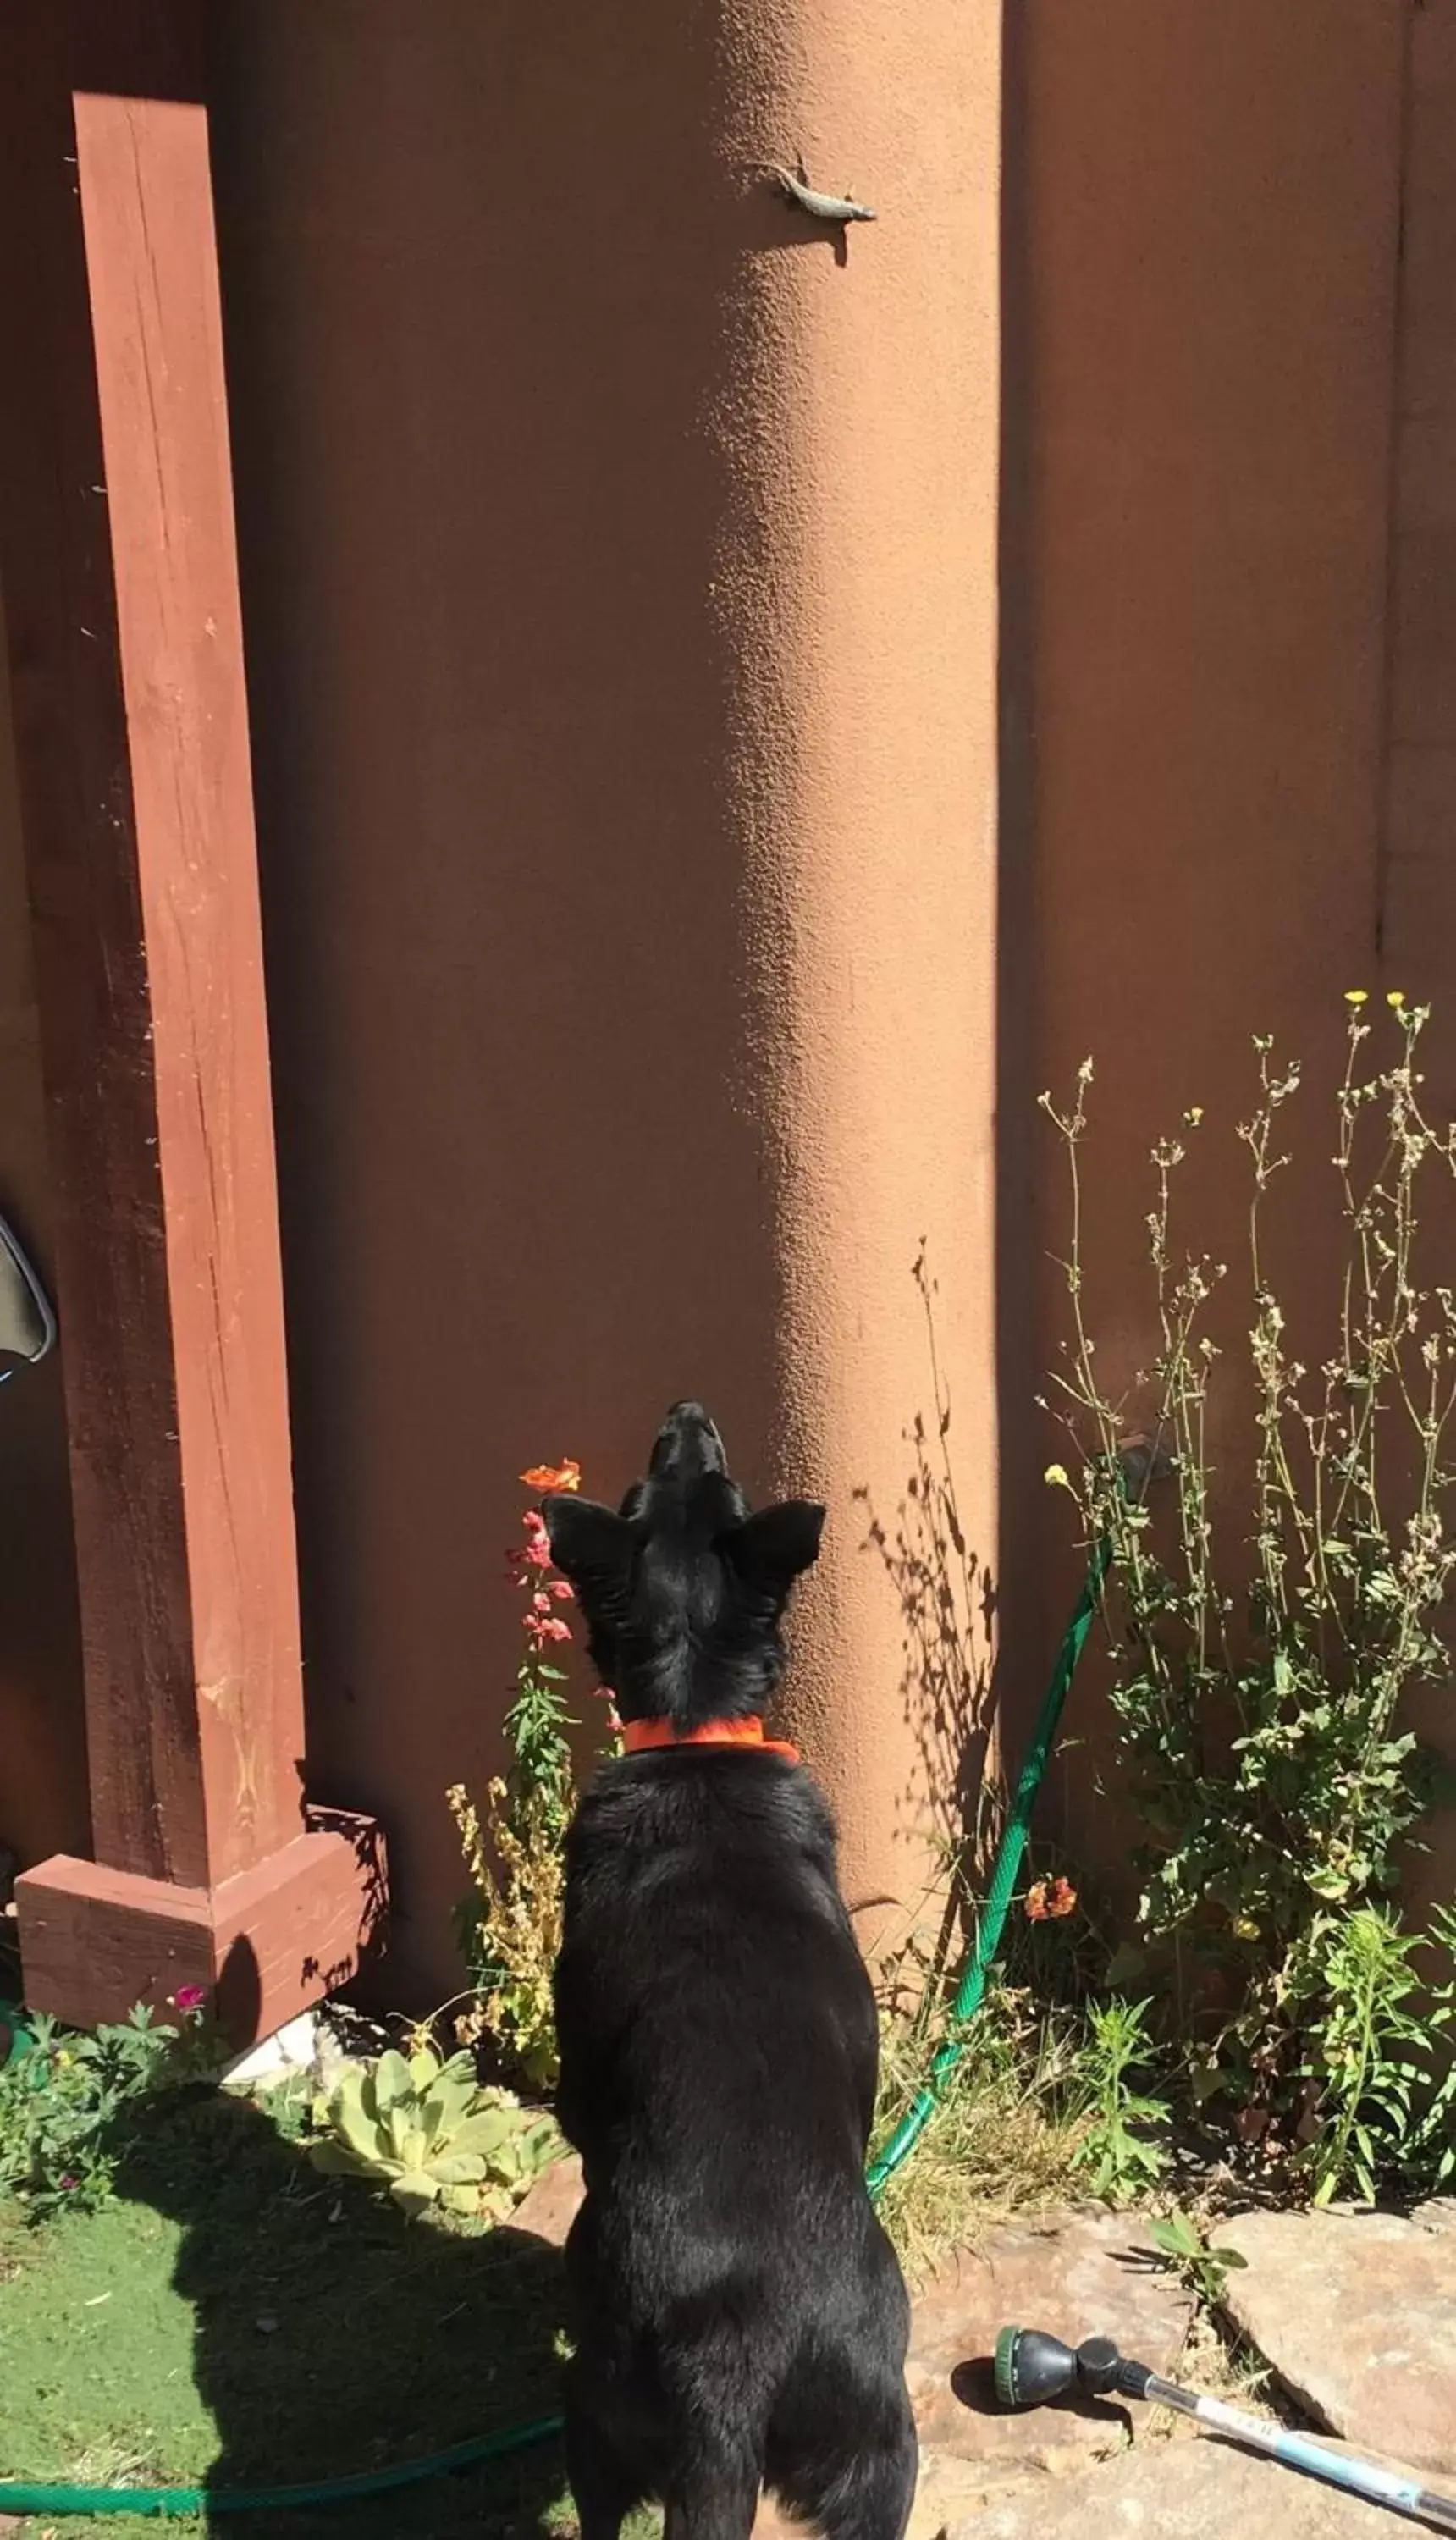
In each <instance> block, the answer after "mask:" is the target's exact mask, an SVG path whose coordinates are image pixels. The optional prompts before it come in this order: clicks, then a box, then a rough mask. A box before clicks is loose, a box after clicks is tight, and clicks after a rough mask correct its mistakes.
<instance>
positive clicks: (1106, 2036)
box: [1073, 1998, 1168, 2205]
mask: <svg viewBox="0 0 1456 2540" xmlns="http://www.w3.org/2000/svg"><path fill="white" fill-rule="evenodd" d="M1147 2009H1148V2005H1147V2004H1146V2003H1145V2002H1140V2003H1127V2002H1122V2001H1120V2000H1118V1999H1116V1998H1114V1999H1113V2000H1112V2001H1111V2002H1104V2003H1092V2004H1091V2005H1089V2007H1088V2011H1087V2035H1086V2039H1085V2041H1084V2043H1083V2044H1082V2046H1081V2049H1080V2051H1079V2054H1078V2056H1077V2059H1076V2066H1075V2074H1074V2078H1073V2097H1074V2104H1075V2105H1077V2106H1078V2107H1079V2112H1080V2114H1081V2115H1082V2117H1083V2119H1084V2121H1085V2131H1084V2132H1083V2134H1082V2138H1081V2141H1080V2143H1079V2145H1078V2147H1077V2151H1076V2163H1077V2166H1078V2168H1080V2169H1083V2170H1090V2172H1091V2186H1092V2193H1093V2195H1094V2196H1105V2197H1106V2198H1107V2199H1108V2200H1109V2202H1110V2203H1112V2204H1114V2205H1118V2204H1123V2203H1126V2202H1128V2201H1129V2200H1131V2199H1132V2198H1134V2197H1136V2196H1139V2195H1141V2194H1143V2193H1144V2191H1145V2190H1146V2189H1147V2188H1149V2187H1151V2186H1152V2185H1153V2184H1154V2182H1155V2181H1156V2180H1157V2179H1159V2178H1160V2177H1161V2176H1162V2173H1163V2170H1164V2168H1165V2166H1166V2155H1165V2153H1164V2152H1163V2150H1162V2147H1161V2145H1160V2144H1156V2143H1149V2142H1148V2141H1147V2139H1146V2137H1145V2136H1144V2135H1141V2134H1136V2133H1135V2132H1134V2128H1135V2127H1137V2126H1159V2127H1160V2126H1165V2125H1166V2124H1167V2122H1168V2108H1167V2104H1166V2102H1165V2101H1164V2100H1162V2099H1156V2098H1153V2097H1151V2096H1150V2095H1149V2094H1148V2093H1146V2092H1144V2091H1140V2090H1137V2089H1135V2088H1134V2086H1133V2083H1134V2079H1135V2077H1136V2075H1137V2074H1139V2073H1140V2072H1144V2071H1146V2069H1147V2068H1148V2067H1149V2066H1150V2065H1151V2064H1152V2062H1153V2060H1154V2050H1153V2047H1152V2042H1151V2039H1150V2038H1149V2036H1148V2033H1147V2026H1146V2012H1147Z"/></svg>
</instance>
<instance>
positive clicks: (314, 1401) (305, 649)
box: [215, 0, 1000, 1992]
mask: <svg viewBox="0 0 1456 2540" xmlns="http://www.w3.org/2000/svg"><path fill="white" fill-rule="evenodd" d="M223 36H224V40H223V43H222V45H221V47H220V51H219V56H218V63H217V72H218V78H217V89H216V98H217V104H216V127H215V128H216V161H217V169H218V186H219V220H220V235H221V242H222V255H223V266H224V283H225V294H226V302H227V311H228V325H229V352H230V365H231V372H232V380H231V395H232V402H233V415H234V439H235V449H236V466H237V481H238V490H239V503H240V514H241V542H242V549H243V583H244V595H243V596H244V608H245V615H246V624H247V638H248V652H249V679H250V689H251V702H252V712H253V727H254V734H255V744H256V751H257V759H258V810H259V827H260V833H261V854H262V859H263V867H264V896H265V922H266V926H267V931H268V952H269V962H270V996H271V1001H272V1016H271V1021H272V1030H273V1046H274V1052H275V1070H276V1081H277V1095H278V1101H277V1108H278V1121H279V1136H280V1147H281V1157H280V1162H281V1172H282V1188H283V1207H284V1221H285V1250H286V1269H287V1278H288V1286H289V1295H290V1312H291V1337H292V1381H293V1411H294V1422H295V1439H296V1458H297V1468H298V1482H299V1505H300V1522H301V1529H302V1558H303V1571H304V1583H305V1585H304V1594H305V1604H306V1636H307V1646H308V1661H309V1686H310V1702H311V1772H312V1778H313V1780H314V1782H315V1784H316V1786H317V1788H318V1789H319V1791H320V1792H321V1793H326V1794H327V1795H328V1796H329V1797H330V1798H331V1799H357V1800H360V1801H364V1802H366V1803H368V1804H370V1805H371V1806H375V1807H378V1808H379V1810H380V1811H381V1814H382V1815H383V1816H384V1817H385V1819H386V1821H387V1822H388V1824H389V1827H390V1831H391V1836H392V1839H393V1844H394V1856H395V1862H396V1870H397V1873H398V1885H399V1890H400V1894H401V1898H402V1901H403V1904H404V1907H405V1920H404V1922H403V1924H402V1926H401V1929H400V1933H399V1940H398V1954H397V1959H396V1968H395V1972H394V1974H393V1975H392V1976H391V1978H390V1983H391V1985H392V1986H393V1987H394V1988H395V1989H396V1990H397V1989H398V1987H399V1986H400V1985H401V1984H410V1985H414V1986H416V1987H419V1986H423V1987H425V1988H426V1989H429V1988H430V1987H432V1986H433V1988H434V1989H435V1990H436V1991H437V1992H443V1991H444V1990H445V1988H446V1985H447V1983H448V1982H450V1981H451V1964H452V1962H451V1951H450V1945H449V1940H448V1937H447V1930H446V1914H447V1909H448V1907H449V1905H450V1903H451V1900H452V1898H453V1896H454V1894H455V1893H456V1891H457V1889H458V1886H459V1873H458V1870H457V1869H456V1866H455V1862H454V1858H453V1849H452V1840H451V1832H450V1828H449V1821H448V1818H447V1816H446V1813H445V1807H444V1799H443V1793H444V1790H445V1787H446V1785H447V1784H448V1783H449V1782H450V1781H451V1780H453V1779H454V1778H456V1777H457V1776H460V1775H463V1776H464V1777H466V1778H467V1779H471V1780H475V1781H477V1782H478V1781H479V1780H480V1778H481V1777H482V1776H483V1775H484V1773H485V1772H486V1771H487V1770H488V1769H489V1768H490V1766H491V1765H492V1764H493V1762H494V1760H495V1757H496V1754H497V1751H498V1749H497V1744H496V1732H497V1728H498V1723H499V1719H500V1715H501V1711H502V1708H503V1703H504V1699H505V1695H506V1691H507V1689H508V1687H509V1682H510V1678H511V1675H512V1673H513V1671H514V1664H515V1629H514V1627H515V1614H514V1604H513V1599H512V1597H511V1595H510V1592H509V1591H508V1590H507V1589H506V1588H505V1587H504V1585H503V1577H502V1567H501V1561H500V1549H499V1548H500V1547H501V1546H502V1545H504V1544H505V1543H506V1542H507V1541H508V1540H509V1539H510V1538H511V1537H512V1535H513V1533H514V1532H515V1530H516V1526H517V1513H518V1511H519V1508H520V1500H521V1495H520V1492H519V1491H518V1489H517V1488H516V1486H515V1484H514V1482H513V1480H512V1478H511V1477H512V1475H513V1474H514V1473H515V1471H516V1469H517V1468H518V1466H520V1465H521V1464H523V1463H525V1462H528V1461H530V1460H533V1459H534V1458H536V1457H537V1456H539V1455H541V1454H557V1453H560V1452H564V1451H568V1450H569V1451H571V1452H573V1453H575V1454H577V1455H579V1456H580V1457H581V1459H582V1461H583V1463H584V1465H585V1467H586V1474H587V1482H588V1486H589V1487H595V1488H597V1489H599V1490H601V1491H602V1492H604V1493H611V1494H615V1493H617V1492H619V1491H620V1489H621V1488H622V1487H623V1486H624V1484H625V1483H626V1481H627V1480H628V1479H629V1478H630V1476H631V1474H632V1473H633V1472H634V1471H635V1469H636V1468H637V1466H638V1463H639V1461H640V1459H641V1457H642V1455H643V1453H644V1451H645V1449H646V1446H647V1445H648V1442H649V1440H650V1437H651V1434H652V1431H653V1427H654V1425H655V1423H656V1420H657V1419H658V1417H659V1414H660V1412H661V1410H662V1408H663V1407H664V1406H665V1404H666V1403H667V1402H668V1401H669V1400H670V1399H672V1398H673V1397H674V1396H675V1395H677V1394H680V1393H682V1392H685V1391H695V1392H701V1393H702V1394H703V1395H704V1396H705V1397H706V1398H707V1400H708V1401H709V1402H710V1403H711V1404H712V1405H713V1406H714V1408H715V1410H716V1411H717V1412H718V1414H719V1416H720V1418H721V1419H722V1421H723V1423H724V1426H725V1428H726V1430H727V1433H728V1442H729V1446H730V1449H731V1450H732V1452H733V1454H734V1457H735V1459H736V1461H737V1463H738V1464H739V1466H740V1467H741V1469H742V1471H743V1475H744V1478H745V1480H746V1481H747V1482H748V1484H749V1486H750V1488H752V1489H754V1490H755V1492H766V1491H768V1490H770V1489H774V1488H778V1487H783V1488H786V1489H787V1488H793V1489H797V1490H805V1491H819V1492H822V1493H823V1494H824V1495H825V1496H826V1498H827V1499H828V1500H829V1502H830V1505H831V1510H832V1520H831V1525H830V1529H829V1534H828V1540H827V1549H826V1555H825V1559H824V1563H823V1566H822V1569H821V1572H820V1575H819V1576H818V1578H817V1579H816V1580H815V1582H814V1584H813V1586H812V1588H811V1589H810V1590H809V1592H808V1593H807V1594H806V1595H805V1596H804V1598H803V1601H802V1605H801V1608H800V1612H799V1617H798V1631H797V1645H798V1656H797V1669H796V1675H795V1683H794V1693H793V1699H792V1706H791V1707H792V1712H793V1717H794V1720H795V1723H796V1725H797V1728H798V1729H799V1730H800V1731H801V1733H802V1736H803V1739H804V1742H805V1745H806V1747H807V1749H808V1751H809V1753H810V1755H811V1757H812V1759H813V1761H814V1763H815V1765H816V1766H817V1767H818V1768H819V1769H820V1771H821V1772H822V1773H823V1775H824V1778H825V1780H826V1782H827V1783H828V1785H829V1787H830V1788H831V1790H832V1791H833V1793H834V1794H835V1797H836V1798H837V1799H838V1800H839V1802H840V1805H841V1808H842V1811H843V1816H844V1823H845V1833H846V1843H847V1874H848V1880H849V1884H850V1888H851V1891H852V1893H853V1894H855V1895H857V1896H868V1895H870V1894H874V1893H886V1892H887V1893H890V1894H893V1895H895V1896H900V1897H913V1896H914V1895H915V1893H916V1892H917V1889H918V1884H919V1881H920V1878H921V1875H922V1870H923V1863H924V1851H923V1845H922V1842H921V1820H922V1818H923V1816H924V1809H923V1805H922V1801H921V1799H920V1798H919V1797H918V1796H917V1784H918V1782H919V1783H923V1781H924V1771H923V1759H922V1756H921V1753H920V1746H921V1744H922V1743H923V1742H924V1737H925V1733H926V1732H925V1731H924V1729H921V1728H918V1727H917V1725H916V1723H915V1722H914V1721H912V1720H910V1719H908V1718H907V1717H906V1709H907V1698H906V1693H905V1690H904V1684H903V1679H904V1676H905V1671H906V1666H905V1657H904V1652H903V1648H902V1643H903V1639H904V1626H903V1622H902V1616H901V1612H900V1598H899V1591H898V1589H897V1588H896V1586H895V1583H894V1581H893V1580H892V1578H891V1576H890V1575H889V1572H888V1571H887V1569H886V1566H885V1563H884V1561H883V1559H882V1558H881V1557H880V1555H879V1554H878V1553H877V1552H876V1551H875V1550H873V1549H872V1548H870V1549H863V1548H862V1546H863V1545H864V1542H865V1537H866V1534H867V1523H868V1518H867V1508H866V1506H865V1505H863V1504H860V1503H857V1502H856V1500H855V1498H854V1493H855V1491H856V1490H857V1489H861V1488H863V1489H866V1490H867V1491H868V1492H870V1493H871V1495H872V1502H873V1508H874V1510H875V1511H877V1512H881V1513H883V1514H884V1515H885V1516H886V1517H888V1518H889V1520H890V1523H891V1532H892V1534H893V1513H894V1510H895V1508H896V1506H897V1505H898V1503H899V1501H900V1500H901V1498H902V1497H903V1494H904V1486H905V1483H906V1479H907V1477H908V1475H909V1473H910V1471H911V1470H912V1466H913V1451H912V1450H911V1449H910V1448H908V1447H907V1446H906V1444H905V1442H904V1438H903V1435H902V1433H903V1432H904V1431H906V1430H907V1429H908V1428H910V1427H911V1425H912V1424H913V1422H914V1420H915V1418H916V1415H917V1414H918V1413H919V1414H922V1415H925V1416H927V1417H929V1415H930V1409H931V1373H930V1365H929V1358H928V1350H927V1335H926V1331H925V1326H924V1322H923V1319H922V1314H921V1307H920V1301H919V1298H918V1294H917V1290H916V1287H915V1283H914V1280H913V1277H912V1265H913V1263H914V1261H915V1259H916V1254H917V1248H918V1246H919V1243H920V1241H921V1238H922V1236H925V1237H927V1238H928V1239H929V1243H930V1257H931V1262H932V1266H933V1268H934V1269H935V1270H936V1272H937V1273H938V1274H939V1276H940V1278H941V1281H942V1296H941V1302H940V1311H939V1317H938V1326H937V1335H936V1337H937V1343H938V1347H939V1350H940V1354H941V1361H942V1367H943V1372H944V1376H945V1380H946V1381H947V1383H948V1385H949V1387H950V1389H951V1392H952V1395H953V1405H954V1424H955V1425H954V1433H953V1434H954V1438H955V1444H956V1447H957V1453H958V1478H959V1484H960V1490H961V1494H962V1515H963V1519H964V1524H965V1530H966V1533H967V1536H968V1539H969V1542H970V1544H971V1545H973V1546H974V1549H975V1552H976V1554H977V1555H978V1556H979V1557H980V1558H981V1559H983V1560H985V1561H987V1562H988V1563H990V1564H991V1565H992V1566H993V1567H994V1565H995V1546H994V1543H993V1541H992V1538H991V1532H990V1529H991V1525H992V1521H993V1518H992V1494H991V1487H990V1486H991V1479H992V1473H993V1468H994V1424H995V1395H994V1382H993V1366H992V1327H993V1310H994V1304H993V1295H992V1284H991V1279H990V1266H991V1243H992V1235H993V1219H992V1188H991V1182H992V1166H991V1154H992V1148H991V1129H992V1121H991V1113H992V1103H993V1098H994V1081H993V1079H994V1018H993V995H994V989H993V980H994V969H995V950H996V941H995V866H994V858H995V843H994V842H995V609H996V592H995V536H996V441H997V406H998V383H997V309H996V295H997V220H998V131H999V115H1000V106H999V91H998V73H997V45H998V13H997V12H996V11H995V10H993V9H992V8H990V7H983V6H982V5H980V0H977V5H976V6H975V7H973V8H971V9H970V10H967V9H966V8H965V7H964V6H963V5H960V0H957V5H954V6H952V5H949V0H945V5H937V6H935V7H932V8H929V9H924V10H920V11H917V12H915V13H912V14H908V15H907V14H904V13H902V14H901V15H899V16H896V15H895V14H894V13H887V12H885V11H883V10H880V9H875V8H872V7H869V6H867V5H864V6H855V7H846V6H843V5H840V6H837V7H835V8H833V9H829V8H827V7H823V6H808V5H800V6H797V7H794V8H788V9H786V8H784V7H782V6H780V5H773V6H770V5H768V0H753V5H747V0H737V5H734V6H730V7H727V8H718V7H715V8H709V7H706V6H693V7H689V8H683V7H682V6H680V5H679V0H671V5H669V0H650V5H646V6H643V5H634V6H633V7H631V8H630V9H628V8H626V7H620V8H607V9H603V10H593V11H589V12H586V13H584V14H579V15H578V16H577V17H575V18H574V19H573V20H572V24H571V31H570V40H567V37H566V35H565V33H564V30H563V28H562V26H561V25H560V24H558V23H556V22H547V21H544V20H534V19H526V18H520V17H514V18H513V17H511V16H510V15H509V14H506V13H500V12H488V11H482V10H480V9H478V8H477V7H475V6H474V5H473V0H471V5H465V0H431V5H430V6H429V7H428V8H424V9H418V10H411V11H408V12H401V11H400V10H399V9H398V8H397V7H396V6H394V5H393V0H336V5H335V6H334V7H332V8H331V9H330V10H329V11H328V12H327V13H315V12H312V11H307V10H299V9H296V8H292V7H289V6H286V5H282V0H243V5H240V6H239V7H237V8H235V9H233V10H231V11H230V12H228V13H227V18H226V23H225V27H224V30H223ZM800 147H801V148H802V150H803V151H804V153H805V155H806V157H807V159H808V162H809V164H810V166H811V168H812V169H813V170H814V171H815V173H816V174H817V175H819V176H822V178H823V181H825V182H826V183H834V184H837V185H838V184H848V185H851V186H853V187H854V188H855V189H856V190H858V191H859V192H860V193H861V194H862V195H863V196H864V197H865V198H866V199H867V200H869V201H871V202H874V203H875V204H876V206H877V208H878V210H879V213H880V218H879V221H878V224H877V225H876V226H875V227H874V228H872V229H868V228H867V229H862V230H861V231H859V232H858V233H857V234H856V235H855V236H854V237H853V239H852V241H851V244H850V249H849V259H848V262H847V264H845V265H843V266H840V265H839V264H837V263H836V261H835V256H834V251H833V243H832V240H831V239H830V238H829V237H827V236H820V235H816V234H814V233H812V232H810V231H809V230H808V229H807V227H806V225H805V224H804V223H803V222H802V221H801V220H798V219H796V218H795V216H793V215H792V214H791V213H790V212H789V211H788V210H787V209H786V208H785V207H784V206H783V205H782V204H781V203H780V202H779V201H778V199H777V198H776V196H775V195H774V194H773V192H772V191H771V189H769V188H767V187H766V186H765V185H764V183H763V181H762V179H761V178H758V177H756V176H752V175H751V174H749V173H747V172H746V171H745V169H744V167H743V164H742V163H743V162H745V161H747V160H750V159H753V158H764V157H783V156H785V155H786V154H792V152H793V151H794V150H795V149H796V148H800ZM930 1733H931V1735H932V1737H934V1735H935V1734H936V1732H935V1731H934V1730H932V1731H931V1732H930Z"/></svg>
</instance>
